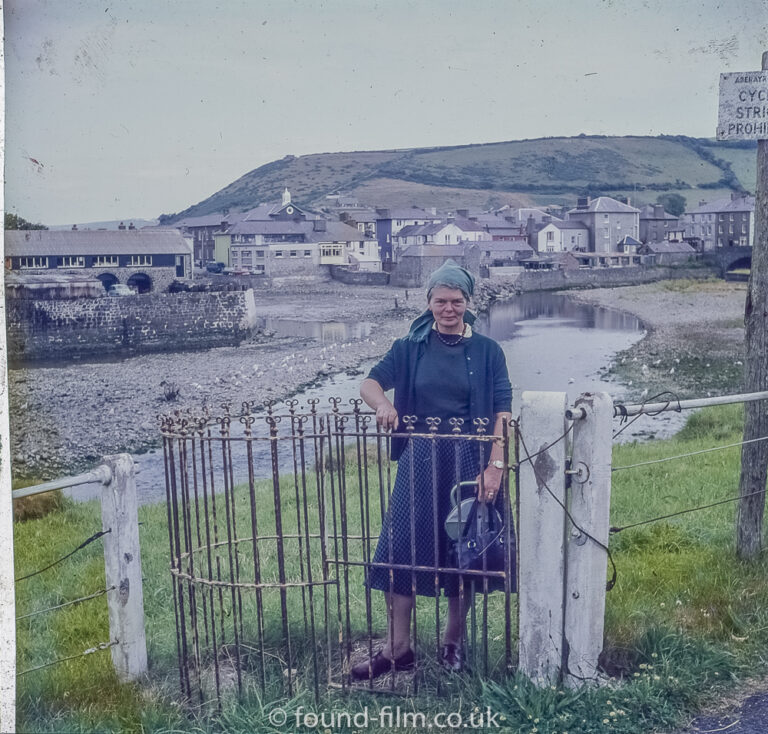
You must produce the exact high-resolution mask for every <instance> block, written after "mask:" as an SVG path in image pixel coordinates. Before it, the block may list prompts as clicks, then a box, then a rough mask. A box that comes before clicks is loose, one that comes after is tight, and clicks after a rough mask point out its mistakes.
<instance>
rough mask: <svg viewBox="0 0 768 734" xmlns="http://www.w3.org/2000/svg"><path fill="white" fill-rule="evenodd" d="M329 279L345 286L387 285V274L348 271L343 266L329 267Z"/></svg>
mask: <svg viewBox="0 0 768 734" xmlns="http://www.w3.org/2000/svg"><path fill="white" fill-rule="evenodd" d="M330 268H331V278H333V279H334V280H338V281H339V282H340V283H345V284H346V285H387V283H389V273H384V272H381V271H378V272H373V271H369V270H350V269H349V268H347V267H344V266H343V265H331V266H330Z"/></svg>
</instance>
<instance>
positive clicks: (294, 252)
mask: <svg viewBox="0 0 768 734" xmlns="http://www.w3.org/2000/svg"><path fill="white" fill-rule="evenodd" d="M298 254H299V253H298V252H297V251H296V250H291V251H290V255H291V257H296V256H297V255H298Z"/></svg>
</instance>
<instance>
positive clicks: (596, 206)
mask: <svg viewBox="0 0 768 734" xmlns="http://www.w3.org/2000/svg"><path fill="white" fill-rule="evenodd" d="M581 212H595V213H597V212H599V213H601V214H634V213H639V212H640V210H639V209H635V207H633V206H630V205H629V204H623V203H622V202H620V201H617V200H616V199H612V198H611V197H610V196H598V197H597V198H596V199H592V201H590V202H589V206H587V207H586V208H585V209H579V208H578V207H576V208H574V209H569V210H568V215H569V216H570V215H571V214H579V213H581Z"/></svg>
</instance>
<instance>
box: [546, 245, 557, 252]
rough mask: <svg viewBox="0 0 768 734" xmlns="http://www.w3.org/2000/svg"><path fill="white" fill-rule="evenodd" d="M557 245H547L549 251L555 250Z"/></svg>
mask: <svg viewBox="0 0 768 734" xmlns="http://www.w3.org/2000/svg"><path fill="white" fill-rule="evenodd" d="M554 251H555V246H554V245H547V252H554Z"/></svg>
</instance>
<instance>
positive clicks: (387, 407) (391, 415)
mask: <svg viewBox="0 0 768 734" xmlns="http://www.w3.org/2000/svg"><path fill="white" fill-rule="evenodd" d="M399 422H400V421H399V419H398V417H397V411H396V410H395V406H394V405H392V403H390V402H389V401H388V400H387V402H386V403H382V404H381V405H379V407H378V408H376V425H377V426H378V427H379V428H381V429H382V430H384V431H389V430H390V429H391V430H393V431H396V430H397V426H398V424H399Z"/></svg>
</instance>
